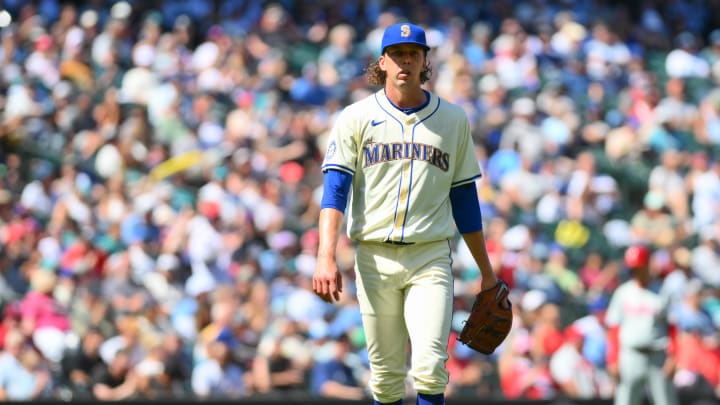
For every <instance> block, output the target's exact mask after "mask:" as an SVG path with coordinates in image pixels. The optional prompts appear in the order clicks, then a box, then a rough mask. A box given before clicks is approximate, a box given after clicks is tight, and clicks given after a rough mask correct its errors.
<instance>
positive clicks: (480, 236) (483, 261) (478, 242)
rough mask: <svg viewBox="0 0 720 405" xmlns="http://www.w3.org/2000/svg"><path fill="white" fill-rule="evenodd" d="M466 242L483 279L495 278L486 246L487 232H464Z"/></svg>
mask: <svg viewBox="0 0 720 405" xmlns="http://www.w3.org/2000/svg"><path fill="white" fill-rule="evenodd" d="M462 237H463V239H464V240H465V244H466V245H467V247H468V249H469V250H470V253H471V254H472V256H473V259H475V263H477V265H478V268H480V274H481V275H482V278H483V279H493V278H495V273H494V272H493V268H492V265H491V264H490V258H489V257H488V253H487V249H486V247H485V234H484V233H483V231H475V232H467V233H463V234H462Z"/></svg>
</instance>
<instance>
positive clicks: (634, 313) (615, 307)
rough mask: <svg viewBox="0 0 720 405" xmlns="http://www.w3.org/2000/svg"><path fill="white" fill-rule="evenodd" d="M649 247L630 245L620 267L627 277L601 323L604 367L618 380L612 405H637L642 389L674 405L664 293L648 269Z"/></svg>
mask: <svg viewBox="0 0 720 405" xmlns="http://www.w3.org/2000/svg"><path fill="white" fill-rule="evenodd" d="M649 261H650V251H649V249H648V248H647V247H645V246H631V247H629V248H628V249H627V250H626V251H625V265H626V266H627V267H628V268H629V269H630V271H631V272H632V278H631V279H630V280H628V281H626V282H625V283H623V284H622V285H620V286H619V287H618V288H617V289H616V290H615V292H614V293H613V296H612V298H611V300H610V305H609V306H608V310H607V313H606V315H605V322H606V324H607V326H608V327H609V339H608V369H609V370H610V371H611V373H613V374H616V376H617V377H618V378H619V383H618V386H617V390H616V393H615V404H616V405H640V404H642V401H643V396H644V394H645V392H646V388H649V390H647V391H648V392H649V394H650V396H651V398H652V402H653V404H655V405H670V404H677V397H676V393H675V389H674V386H673V384H672V380H671V379H669V378H668V377H669V376H670V375H671V373H672V371H673V369H674V360H673V357H672V356H671V355H669V354H668V353H667V350H668V347H669V344H670V324H669V323H668V307H669V305H670V296H662V295H660V294H659V293H658V291H659V287H660V285H659V283H658V282H657V280H654V279H653V277H652V275H651V274H650V269H649Z"/></svg>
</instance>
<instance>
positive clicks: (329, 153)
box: [325, 141, 337, 159]
mask: <svg viewBox="0 0 720 405" xmlns="http://www.w3.org/2000/svg"><path fill="white" fill-rule="evenodd" d="M335 152H337V144H336V143H335V141H332V142H330V145H328V148H327V151H326V152H325V159H332V157H333V156H335Z"/></svg>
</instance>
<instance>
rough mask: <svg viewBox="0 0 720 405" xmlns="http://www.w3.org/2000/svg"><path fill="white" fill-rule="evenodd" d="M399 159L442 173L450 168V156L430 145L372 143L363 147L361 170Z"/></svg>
mask: <svg viewBox="0 0 720 405" xmlns="http://www.w3.org/2000/svg"><path fill="white" fill-rule="evenodd" d="M401 159H410V160H421V161H425V162H428V163H430V164H431V165H433V166H436V167H438V168H439V169H440V170H442V171H444V172H446V171H448V168H449V167H450V154H449V153H447V152H443V151H442V150H441V149H439V148H436V147H434V146H432V145H427V144H424V143H417V142H392V143H374V142H373V143H368V144H367V145H365V160H364V164H363V168H366V167H370V166H373V165H376V164H378V163H384V162H388V161H391V160H401Z"/></svg>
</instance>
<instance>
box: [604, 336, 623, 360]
mask: <svg viewBox="0 0 720 405" xmlns="http://www.w3.org/2000/svg"><path fill="white" fill-rule="evenodd" d="M619 335H620V327H618V326H611V327H610V328H609V329H608V333H607V355H606V358H605V360H606V361H607V366H608V367H610V366H616V365H617V363H618V358H619V357H620V336H619Z"/></svg>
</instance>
